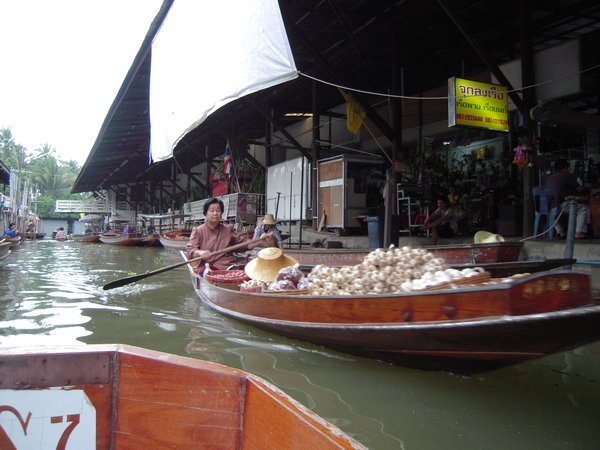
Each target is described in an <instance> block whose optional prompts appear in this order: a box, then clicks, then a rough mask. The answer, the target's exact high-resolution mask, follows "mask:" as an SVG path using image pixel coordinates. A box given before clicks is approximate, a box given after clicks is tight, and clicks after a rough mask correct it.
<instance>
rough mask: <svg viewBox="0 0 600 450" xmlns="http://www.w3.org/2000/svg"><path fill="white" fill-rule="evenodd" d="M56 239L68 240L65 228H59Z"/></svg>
mask: <svg viewBox="0 0 600 450" xmlns="http://www.w3.org/2000/svg"><path fill="white" fill-rule="evenodd" d="M54 239H56V240H57V241H65V240H67V233H66V232H65V228H64V227H59V228H58V230H57V231H56V235H55V236H54Z"/></svg>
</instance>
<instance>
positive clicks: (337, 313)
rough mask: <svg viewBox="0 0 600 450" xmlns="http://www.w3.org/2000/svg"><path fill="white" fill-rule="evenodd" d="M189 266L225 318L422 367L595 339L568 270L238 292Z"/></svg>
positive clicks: (466, 367) (503, 357)
mask: <svg viewBox="0 0 600 450" xmlns="http://www.w3.org/2000/svg"><path fill="white" fill-rule="evenodd" d="M188 267H189V266H188ZM189 270H190V274H191V277H192V284H193V287H194V289H195V290H196V293H197V294H198V296H199V298H200V299H201V300H202V301H203V302H204V303H205V304H206V305H208V306H209V307H211V308H212V309H214V310H216V311H218V312H220V313H221V314H224V315H226V316H228V317H231V318H234V319H238V320H241V321H243V322H246V323H248V324H251V325H254V326H257V327H259V328H263V329H266V330H269V331H272V332H274V333H279V334H282V335H285V336H288V337H291V338H296V339H301V340H305V341H309V342H313V343H315V344H319V345H324V346H328V347H331V348H334V349H337V350H340V351H343V352H347V353H352V354H356V355H361V356H366V357H371V358H376V359H380V360H383V361H388V362H391V363H394V364H399V365H406V366H411V367H418V368H422V369H442V370H450V371H454V372H459V373H474V372H481V371H485V370H490V369H494V368H498V367H502V366H506V365H510V364H515V363H519V362H522V361H526V360H529V359H534V358H538V357H541V356H544V355H548V354H551V353H555V352H560V351H563V350H567V349H570V348H573V347H576V346H579V345H582V344H585V343H588V342H591V341H594V340H597V339H599V338H600V327H598V323H599V322H598V321H599V319H600V303H598V302H594V301H593V300H591V294H590V280H589V276H588V275H585V274H583V273H578V272H573V271H553V272H542V273H540V274H533V275H529V276H524V277H519V278H510V279H494V280H492V281H490V282H489V283H486V284H482V285H473V286H464V287H461V288H456V289H440V290H435V291H422V292H416V293H415V292H413V293H402V294H382V295H364V296H351V295H338V296H311V295H301V294H293V292H292V291H288V292H286V293H278V294H276V293H264V292H262V293H248V292H240V291H238V290H234V289H228V288H226V287H224V286H223V285H221V286H218V285H215V284H212V283H210V282H208V281H207V280H206V279H204V278H202V277H199V276H197V275H196V274H195V273H194V271H193V269H192V268H190V269H189ZM283 294H287V295H283ZM557 330H560V332H557Z"/></svg>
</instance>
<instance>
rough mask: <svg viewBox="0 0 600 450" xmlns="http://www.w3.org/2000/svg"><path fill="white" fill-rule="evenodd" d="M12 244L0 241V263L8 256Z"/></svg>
mask: <svg viewBox="0 0 600 450" xmlns="http://www.w3.org/2000/svg"><path fill="white" fill-rule="evenodd" d="M11 249H12V244H11V243H10V242H8V241H0V263H1V262H3V261H4V260H5V259H6V258H8V255H10V252H11Z"/></svg>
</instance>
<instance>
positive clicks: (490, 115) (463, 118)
mask: <svg viewBox="0 0 600 450" xmlns="http://www.w3.org/2000/svg"><path fill="white" fill-rule="evenodd" d="M448 126H449V127H455V126H468V127H477V128H485V129H488V130H496V131H508V94H507V92H506V87H505V86H501V85H499V84H489V83H481V82H479V81H471V80H465V79H462V78H456V77H452V78H449V79H448Z"/></svg>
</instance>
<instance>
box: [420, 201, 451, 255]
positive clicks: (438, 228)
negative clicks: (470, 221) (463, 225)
mask: <svg viewBox="0 0 600 450" xmlns="http://www.w3.org/2000/svg"><path fill="white" fill-rule="evenodd" d="M423 228H425V229H430V230H431V244H432V245H437V243H438V240H439V238H440V236H441V237H445V238H451V237H454V236H456V233H457V232H458V223H457V222H456V218H455V217H454V211H453V210H452V208H448V203H447V201H446V199H445V198H440V199H439V200H438V201H437V209H436V210H435V211H434V212H433V214H431V215H430V216H429V217H428V218H427V220H426V221H425V223H424V224H423Z"/></svg>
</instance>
